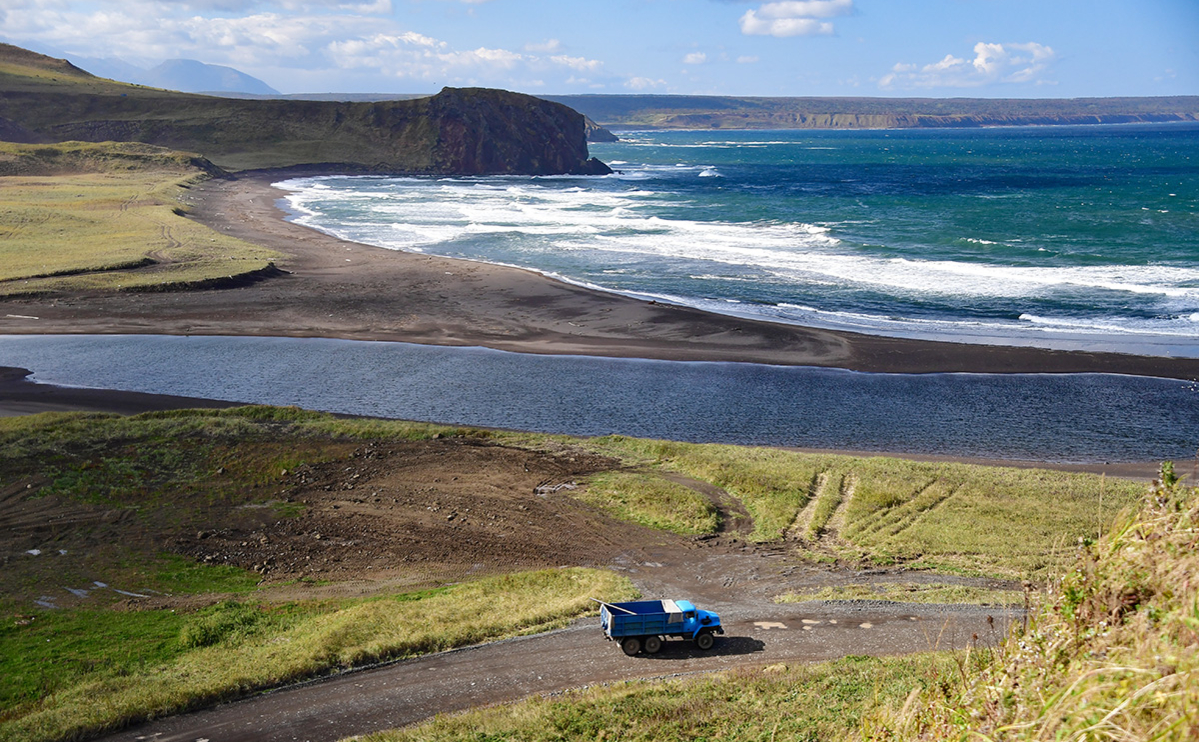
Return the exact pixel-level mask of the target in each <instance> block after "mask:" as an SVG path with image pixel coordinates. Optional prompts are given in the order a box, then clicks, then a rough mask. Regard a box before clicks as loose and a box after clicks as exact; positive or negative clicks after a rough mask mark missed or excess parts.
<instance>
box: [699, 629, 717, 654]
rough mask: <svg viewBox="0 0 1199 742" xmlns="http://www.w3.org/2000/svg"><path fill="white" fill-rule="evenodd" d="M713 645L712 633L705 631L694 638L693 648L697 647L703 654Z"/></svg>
mask: <svg viewBox="0 0 1199 742" xmlns="http://www.w3.org/2000/svg"><path fill="white" fill-rule="evenodd" d="M715 643H716V637H714V636H712V632H710V631H705V632H703V633H702V634H700V635H699V636H697V637H695V646H697V647H699V648H700V649H702V650H704V651H705V652H706V651H708V650H709V649H711V648H712V645H713V644H715Z"/></svg>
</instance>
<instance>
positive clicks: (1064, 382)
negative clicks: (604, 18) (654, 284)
mask: <svg viewBox="0 0 1199 742" xmlns="http://www.w3.org/2000/svg"><path fill="white" fill-rule="evenodd" d="M0 365H10V366H22V367H25V368H29V369H33V370H35V372H36V373H35V376H34V380H36V381H43V382H50V383H59V384H69V385H77V386H91V387H102V388H115V389H127V390H133V391H146V392H159V393H167V394H182V395H189V396H198V397H211V398H218V399H230V400H236V401H243V402H258V403H269V404H281V405H286V404H295V405H301V406H304V407H307V408H309V409H318V410H326V411H331V412H344V413H352V414H362V415H377V416H383V417H395V418H404V419H412V420H428V421H437V422H445V423H461V424H467V425H479V426H488V427H504V428H517V429H523V430H537V431H545V432H556V433H572V434H577V435H600V434H606V433H622V434H625V435H632V436H643V437H651V438H669V439H675V440H686V441H719V442H728V443H750V444H771V445H793V446H809V447H828V448H842V449H852V450H864V451H870V450H876V451H883V450H886V451H901V452H910V453H935V454H955V455H969V456H986V457H999V458H1012V459H1034V460H1043V461H1085V462H1091V461H1147V460H1154V459H1165V458H1170V459H1179V460H1187V459H1191V458H1192V457H1194V455H1195V453H1196V448H1199V385H1197V384H1195V383H1192V382H1179V381H1171V380H1164V379H1151V378H1142V377H1130V376H1111V375H1099V374H1071V375H1064V376H1052V375H1036V374H1033V375H1028V374H1025V375H1010V376H1005V375H987V374H928V375H898V374H865V373H855V372H850V371H839V370H834V369H815V368H794V367H780V366H761V365H752V364H735V363H677V362H668V361H638V360H624V359H607V358H583V357H571V356H534V355H522V354H515V353H504V352H500V351H491V350H483V349H471V348H465V349H464V348H440V347H434V346H419V345H408V344H404V343H369V342H355V341H343V340H316V339H285V338H228V337H190V338H189V337H163V336H107V337H105V336H41V337H39V336H0Z"/></svg>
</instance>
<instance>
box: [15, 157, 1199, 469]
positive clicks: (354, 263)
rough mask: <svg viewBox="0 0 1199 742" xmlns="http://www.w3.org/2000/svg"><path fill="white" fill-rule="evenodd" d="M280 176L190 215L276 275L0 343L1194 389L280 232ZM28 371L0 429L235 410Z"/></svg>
mask: <svg viewBox="0 0 1199 742" xmlns="http://www.w3.org/2000/svg"><path fill="white" fill-rule="evenodd" d="M282 177H284V174H280V173H268V172H258V173H251V174H245V175H242V176H240V177H238V178H236V179H222V180H213V181H209V182H207V183H205V184H203V185H202V186H200V187H197V188H195V189H194V190H193V192H192V194H191V198H190V199H189V200H190V202H191V204H192V206H193V211H194V218H196V219H198V220H199V221H201V222H203V223H205V224H207V225H208V226H210V227H212V228H213V229H217V230H220V231H222V232H226V233H228V234H232V235H234V236H237V237H240V238H243V239H246V240H248V241H252V242H255V243H258V244H262V245H266V246H269V247H271V248H273V249H275V250H278V251H279V252H281V253H285V254H286V256H287V257H286V258H284V259H281V260H280V261H279V262H278V263H277V265H278V268H279V274H278V275H276V276H273V277H270V278H266V279H262V280H258V281H255V282H251V283H245V284H242V285H231V286H227V287H224V288H213V289H202V290H191V291H176V292H163V293H120V294H75V295H64V296H52V297H39V298H35V299H7V300H3V301H0V333H8V334H74V333H91V334H139V333H141V334H175V335H248V336H282V337H327V338H342V339H352V340H384V341H403V342H411V343H423V344H434V345H450V346H484V347H490V348H495V349H499V350H508V351H515V352H524V353H542V354H579V355H598V356H609V357H625V358H652V359H660V360H690V361H697V360H705V361H742V362H753V363H769V364H779V365H807V366H823V367H837V368H847V369H851V370H857V371H873V372H893V373H932V372H990V373H1077V372H1107V373H1120V374H1134V375H1142V376H1159V377H1168V378H1183V379H1199V359H1175V358H1160V357H1143V356H1133V355H1125V354H1118V353H1086V352H1071V351H1049V350H1041V349H1036V348H1011V347H999V346H985V345H968V344H960V343H939V342H929V341H918V340H904V339H895V338H885V337H875V336H869V335H860V334H854V333H845V332H835V331H828V330H821V329H813V328H806V327H798V326H792V325H783V324H774V323H768V322H760V321H753V320H746V319H741V318H736V317H728V316H723V315H717V314H711V313H707V312H702V311H699V310H695V309H690V308H687V307H678V306H671V305H666V304H661V303H655V302H647V301H642V300H638V299H633V298H629V297H624V296H619V295H615V294H608V293H604V292H599V291H594V290H591V289H586V288H583V287H579V286H574V285H570V284H567V283H563V282H560V281H555V280H552V279H550V278H547V277H545V276H542V275H540V274H537V273H533V272H531V271H525V270H520V269H515V268H508V267H503V266H494V265H487V264H482V263H474V262H467V261H461V260H452V259H446V258H438V257H431V256H426V255H419V254H414V253H402V252H396V251H393V250H386V249H383V248H376V247H371V246H367V245H362V244H358V243H352V242H346V241H343V240H339V239H337V238H334V237H331V236H328V235H325V234H322V233H320V232H316V231H314V230H311V229H308V228H306V227H302V226H299V225H296V224H293V223H291V222H289V221H287V220H286V219H285V216H286V215H285V214H284V212H283V211H282V210H281V209H279V207H278V206H277V201H278V199H279V198H281V197H282V195H283V193H282V192H281V191H279V190H277V189H275V188H273V187H271V183H272V182H275V181H277V180H279V179H280V178H282ZM27 373H28V372H26V371H25V370H23V369H0V416H2V415H21V414H32V413H36V412H45V411H63V410H89V411H105V412H117V413H122V414H134V413H138V412H145V411H150V410H161V409H177V408H182V407H223V406H229V405H231V404H232V403H229V402H222V401H217V400H203V399H193V398H184V397H172V396H168V395H155V394H141V393H135V392H121V391H108V390H97V389H76V388H66V387H55V386H51V385H42V384H34V383H31V382H29V381H27V380H26V379H25V377H26V375H27ZM905 457H906V458H920V457H912V456H908V455H905ZM925 458H932V457H925ZM955 460H962V459H955ZM979 463H995V464H1014V465H1021V463H1022V462H1010V461H1009V462H999V461H986V462H982V461H980V462H979ZM1024 463H1025V464H1026V465H1042V466H1043V464H1036V462H1024ZM1156 467H1157V463H1156V462H1145V463H1141V464H1124V465H1120V467H1119V468H1120V469H1121V471H1119V472H1116V471H1114V470H1113V467H1112V465H1095V466H1090V465H1085V466H1077V467H1075V466H1060V465H1054V468H1068V469H1078V470H1095V471H1100V470H1102V471H1106V472H1107V473H1109V474H1113V475H1117V476H1132V477H1145V478H1148V477H1150V476H1152V475H1153V474H1154V473H1155V472H1156Z"/></svg>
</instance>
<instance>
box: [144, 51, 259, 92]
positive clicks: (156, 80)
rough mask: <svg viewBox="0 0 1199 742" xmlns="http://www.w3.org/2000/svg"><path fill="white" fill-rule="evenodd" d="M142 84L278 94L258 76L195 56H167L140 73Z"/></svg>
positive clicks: (213, 90)
mask: <svg viewBox="0 0 1199 742" xmlns="http://www.w3.org/2000/svg"><path fill="white" fill-rule="evenodd" d="M130 82H137V83H140V84H142V85H149V86H151V87H155V88H165V89H167V90H179V91H181V92H184V93H205V92H219V93H250V94H252V95H278V94H279V91H278V90H275V89H274V88H272V87H271V86H270V85H267V84H266V83H265V82H263V81H262V80H259V79H258V78H257V77H251V76H250V75H247V74H246V73H244V72H241V71H239V70H235V69H233V68H232V67H225V66H223V65H219V64H205V63H204V62H197V61H196V60H194V59H168V60H167V61H165V62H163V63H162V64H160V65H158V66H157V67H155V68H153V69H150V70H146V71H145V72H143V73H142V75H141V79H140V80H132V81H130Z"/></svg>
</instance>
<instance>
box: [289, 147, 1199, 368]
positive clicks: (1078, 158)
mask: <svg viewBox="0 0 1199 742" xmlns="http://www.w3.org/2000/svg"><path fill="white" fill-rule="evenodd" d="M620 136H621V137H622V141H620V142H616V143H608V144H593V145H591V153H592V154H593V155H594V156H597V157H599V158H600V159H602V160H604V161H605V162H607V163H609V164H610V165H611V166H612V167H613V168H615V169H616V170H617V171H618V172H617V173H616V174H614V175H611V176H603V177H570V176H554V177H514V176H504V177H480V178H394V177H371V176H361V177H349V176H334V177H314V178H295V179H291V180H287V181H283V182H282V183H280V186H281V187H282V188H284V189H286V190H287V191H289V196H288V198H287V202H288V203H287V205H288V206H289V208H290V210H291V211H292V213H293V214H294V218H295V219H296V221H299V222H301V223H303V224H306V225H308V226H311V227H314V228H316V229H319V230H322V231H325V232H328V233H331V234H334V235H336V236H338V237H342V238H345V239H349V240H354V241H357V242H363V243H368V244H373V245H379V246H382V247H387V248H393V249H397V250H406V251H413V252H423V253H430V254H437V255H444V256H449V257H457V258H465V259H470V260H479V261H484V262H489V263H498V264H504V265H513V266H519V267H522V268H529V269H533V270H536V271H539V272H542V273H545V274H548V275H551V276H555V277H558V278H561V279H562V280H566V281H571V282H574V283H578V284H582V285H586V286H591V287H594V288H598V289H601V290H605V291H613V292H618V293H622V294H627V295H632V296H638V297H644V298H652V299H656V300H658V301H668V302H674V303H679V304H686V305H690V306H695V307H699V308H703V309H707V310H711V311H716V312H721V313H725V314H733V315H739V316H748V317H756V318H761V319H768V320H774V321H782V322H791V323H797V324H802V325H809V326H816V327H826V328H832V329H842V330H851V331H858V332H866V333H871V334H880V335H890V336H897V337H912V338H925V339H941V340H953V341H958V342H974V343H993V344H1004V345H1030V346H1039V347H1049V348H1059V349H1089V350H1115V351H1121V352H1132V353H1140V354H1145V355H1161V356H1168V355H1174V356H1189V357H1199V125H1189V124H1181V125H1161V126H1152V125H1130V126H1093V127H1052V128H1044V127H1038V128H1031V127H1030V128H1020V127H1016V128H1000V129H959V130H936V131H927V130H902V131H677V132H676V131H639V132H624V133H621V134H620Z"/></svg>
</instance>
